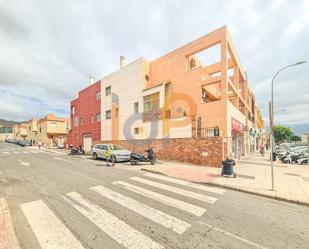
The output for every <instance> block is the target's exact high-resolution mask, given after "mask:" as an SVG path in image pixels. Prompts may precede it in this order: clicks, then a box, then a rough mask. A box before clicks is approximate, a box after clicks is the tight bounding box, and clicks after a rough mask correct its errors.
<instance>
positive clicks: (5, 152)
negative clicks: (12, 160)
mask: <svg viewBox="0 0 309 249" xmlns="http://www.w3.org/2000/svg"><path fill="white" fill-rule="evenodd" d="M2 153H3V154H6V155H9V154H10V152H7V151H4V152H2Z"/></svg>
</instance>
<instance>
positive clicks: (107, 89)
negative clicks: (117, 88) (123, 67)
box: [105, 86, 112, 96]
mask: <svg viewBox="0 0 309 249" xmlns="http://www.w3.org/2000/svg"><path fill="white" fill-rule="evenodd" d="M111 93H112V88H111V86H108V87H106V88H105V96H108V95H111Z"/></svg>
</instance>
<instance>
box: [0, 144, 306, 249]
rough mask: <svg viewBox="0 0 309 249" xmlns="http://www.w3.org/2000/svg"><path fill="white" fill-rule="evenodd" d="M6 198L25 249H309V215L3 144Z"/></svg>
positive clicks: (1, 178)
mask: <svg viewBox="0 0 309 249" xmlns="http://www.w3.org/2000/svg"><path fill="white" fill-rule="evenodd" d="M218 170H219V169H218ZM2 197H4V198H5V199H6V201H7V202H8V206H9V208H10V212H11V216H12V221H13V225H14V229H15V232H16V236H17V239H18V241H19V243H20V247H21V248H23V249H36V248H42V249H50V248H60V249H61V248H109V249H113V248H201V249H205V248H308V245H309V208H308V207H304V206H299V205H295V204H290V203H286V202H280V201H277V200H272V199H267V198H262V197H258V196H255V195H250V194H245V193H241V192H236V191H231V190H225V189H220V188H214V187H210V186H207V185H200V184H192V183H189V182H186V181H179V180H176V179H173V178H168V177H166V176H161V175H155V174H151V173H145V172H143V171H141V170H139V167H132V166H129V165H121V164H117V165H116V166H114V167H107V166H105V162H104V161H100V160H99V161H95V160H90V159H82V158H79V157H74V156H67V155H62V154H56V153H52V152H46V151H39V150H38V149H36V148H32V147H24V148H23V147H20V146H17V145H14V144H8V143H2V142H0V198H2Z"/></svg>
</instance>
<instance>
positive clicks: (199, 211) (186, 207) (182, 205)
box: [113, 181, 206, 216]
mask: <svg viewBox="0 0 309 249" xmlns="http://www.w3.org/2000/svg"><path fill="white" fill-rule="evenodd" d="M113 184H116V185H117V186H120V187H122V188H125V189H127V190H130V191H133V192H135V193H137V194H140V195H143V196H146V197H147V198H150V199H153V200H156V201H159V202H162V203H164V204H166V205H169V206H171V207H175V208H178V209H180V210H182V211H185V212H188V213H191V214H193V215H196V216H202V215H203V214H204V213H205V212H206V209H205V208H201V207H198V206H195V205H193V204H190V203H187V202H183V201H180V200H177V199H174V198H171V197H169V196H166V195H162V194H159V193H157V192H153V191H150V190H148V189H145V188H142V187H139V186H136V185H133V184H130V183H127V182H123V181H116V182H113Z"/></svg>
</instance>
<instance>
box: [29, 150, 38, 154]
mask: <svg viewBox="0 0 309 249" xmlns="http://www.w3.org/2000/svg"><path fill="white" fill-rule="evenodd" d="M31 153H33V154H37V153H39V152H38V151H31Z"/></svg>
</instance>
